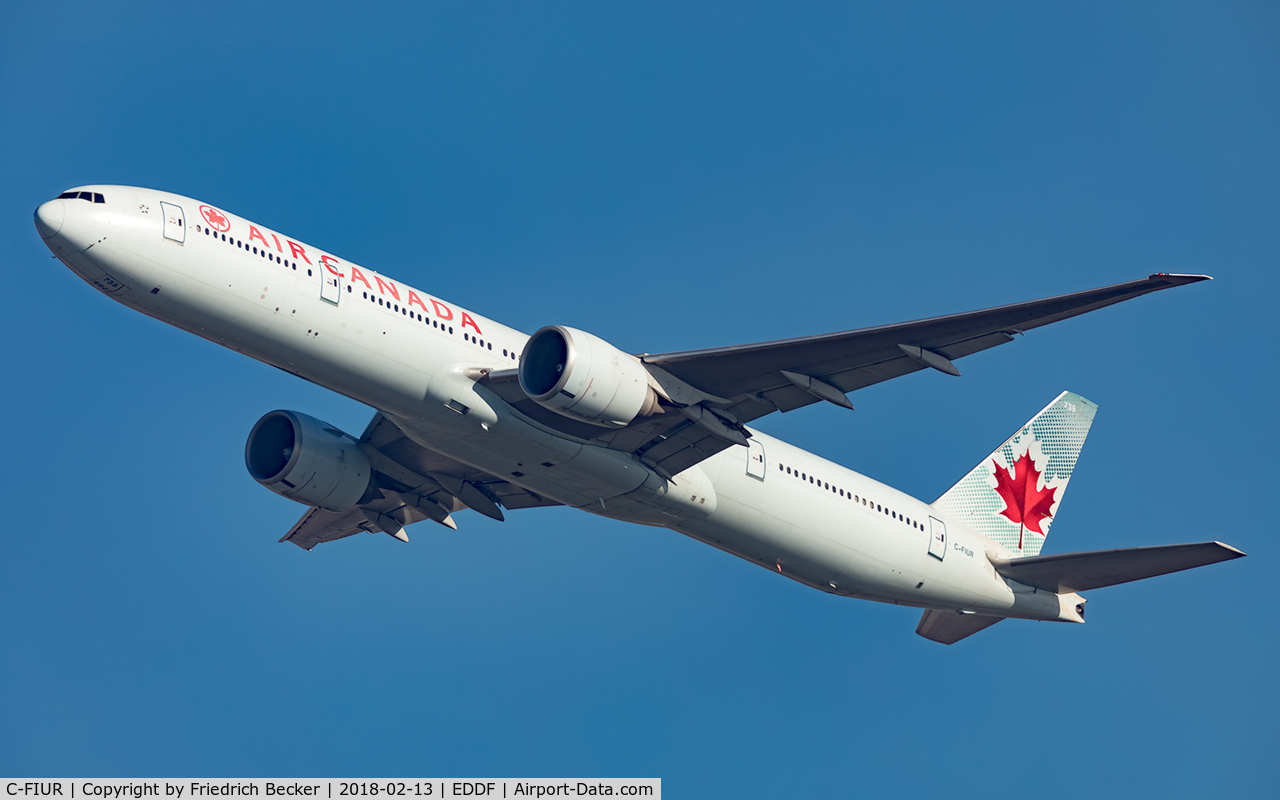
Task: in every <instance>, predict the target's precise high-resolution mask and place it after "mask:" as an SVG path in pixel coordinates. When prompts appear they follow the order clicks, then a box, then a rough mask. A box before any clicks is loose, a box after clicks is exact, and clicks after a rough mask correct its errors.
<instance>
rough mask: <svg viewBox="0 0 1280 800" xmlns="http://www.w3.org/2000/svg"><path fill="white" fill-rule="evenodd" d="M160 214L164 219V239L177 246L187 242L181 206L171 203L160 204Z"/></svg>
mask: <svg viewBox="0 0 1280 800" xmlns="http://www.w3.org/2000/svg"><path fill="white" fill-rule="evenodd" d="M160 214H161V216H163V217H164V238H166V239H171V240H173V241H175V242H177V243H178V244H182V243H183V242H185V241H186V240H187V221H186V220H185V219H183V217H182V206H175V205H174V204H173V203H165V202H161V203H160Z"/></svg>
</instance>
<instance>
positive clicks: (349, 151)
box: [0, 2, 1280, 798]
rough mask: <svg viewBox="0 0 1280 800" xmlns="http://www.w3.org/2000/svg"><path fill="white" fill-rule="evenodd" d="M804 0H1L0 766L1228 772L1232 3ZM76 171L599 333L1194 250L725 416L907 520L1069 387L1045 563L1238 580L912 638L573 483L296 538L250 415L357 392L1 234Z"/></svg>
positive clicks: (1266, 70) (1266, 367) (1239, 597)
mask: <svg viewBox="0 0 1280 800" xmlns="http://www.w3.org/2000/svg"><path fill="white" fill-rule="evenodd" d="M637 5H639V4H637ZM848 5H850V4H844V3H837V4H832V5H830V6H821V5H813V6H810V7H808V8H807V9H805V10H803V11H795V10H781V9H780V8H778V7H777V6H754V5H746V4H742V3H725V4H719V5H706V4H704V5H693V4H688V3H675V4H660V3H646V4H643V5H642V7H635V6H633V7H630V8H627V7H624V6H621V5H619V4H603V5H602V4H596V3H581V4H564V3H537V4H535V3H511V4H486V3H471V4H461V3H453V4H416V3H415V4H406V5H404V6H402V7H399V8H394V9H384V8H380V7H379V5H378V4H368V3H365V4H351V5H332V4H325V3H297V4H293V5H284V4H279V5H271V6H267V7H264V5H263V4H257V3H251V4H241V3H229V2H220V3H200V4H191V3H130V4H122V3H109V4H108V3H69V4H48V3H42V4H37V3H32V2H23V3H15V4H12V5H10V6H9V7H7V8H6V12H5V23H4V25H3V26H2V29H0V108H3V112H2V115H0V121H2V122H3V124H2V125H0V147H2V148H3V152H4V153H5V159H4V167H3V173H2V174H3V183H2V184H0V185H2V187H3V188H0V247H2V248H3V253H2V254H3V262H4V266H5V270H6V272H7V275H8V279H7V281H6V282H5V291H4V292H3V293H0V304H2V306H3V308H2V311H0V334H2V335H3V337H4V340H5V341H6V342H7V347H6V354H7V357H6V359H5V363H6V365H7V369H6V374H7V375H8V379H7V380H6V381H5V383H4V391H3V392H0V404H2V407H3V409H4V412H5V414H4V416H5V420H6V423H7V425H6V434H7V445H6V447H5V452H6V455H7V457H6V458H5V459H3V467H0V486H3V497H4V499H5V503H4V507H5V508H6V509H7V512H8V520H7V524H6V525H5V526H4V532H3V534H0V640H2V641H3V646H2V647H0V708H2V709H3V712H0V775H17V774H19V773H23V774H39V775H59V776H67V775H71V776H76V775H83V776H90V775H95V776H210V777H213V776H294V775H299V776H308V775H317V776H335V777H336V776H406V777H409V776H414V777H417V776H453V775H478V776H513V777H514V776H657V777H661V778H663V779H664V788H665V789H666V791H667V792H668V795H669V796H670V797H744V798H745V797H783V796H802V794H803V796H851V795H857V796H866V797H876V796H879V797H883V796H889V795H893V796H901V797H940V796H946V797H955V798H958V797H989V796H990V795H991V794H992V793H993V792H995V793H997V794H999V793H1002V792H1008V791H1015V792H1019V793H1031V794H1034V795H1035V796H1036V797H1037V798H1055V797H1078V796H1121V795H1130V794H1132V793H1137V794H1140V795H1142V796H1165V797H1177V796H1185V797H1204V796H1209V795H1211V794H1212V795H1219V796H1225V795H1231V796H1259V795H1262V794H1269V793H1270V792H1272V791H1274V787H1275V778H1274V774H1273V772H1272V770H1271V761H1272V759H1273V758H1274V752H1273V751H1274V744H1275V727H1274V720H1275V718H1276V714H1277V711H1278V709H1277V705H1278V704H1277V688H1276V687H1277V683H1276V680H1275V667H1274V664H1275V662H1276V659H1277V656H1278V655H1280V654H1278V652H1277V649H1278V648H1277V644H1276V628H1277V626H1276V621H1275V619H1276V617H1275V609H1274V605H1275V598H1274V589H1273V587H1274V583H1275V574H1276V562H1275V555H1276V552H1277V548H1276V546H1275V544H1274V539H1275V534H1274V531H1273V529H1274V520H1273V517H1274V511H1273V506H1272V504H1273V503H1274V498H1275V489H1274V487H1275V484H1276V478H1275V470H1274V468H1273V466H1270V465H1271V464H1272V461H1271V459H1272V458H1274V456H1275V452H1276V445H1277V442H1276V423H1275V419H1276V417H1275V412H1274V405H1275V401H1276V389H1277V380H1276V366H1277V357H1276V350H1275V347H1276V345H1275V335H1274V323H1273V321H1274V319H1275V315H1276V303H1277V278H1276V264H1277V255H1278V252H1277V251H1278V249H1280V238H1278V237H1277V231H1278V230H1280V228H1278V223H1277V220H1278V219H1280V190H1278V188H1277V187H1280V155H1278V153H1280V149H1278V148H1277V143H1278V142H1280V113H1278V112H1280V96H1278V93H1277V89H1278V88H1280V46H1278V45H1280V42H1278V40H1277V33H1278V32H1280V15H1278V13H1277V10H1276V7H1275V6H1274V5H1273V4H1269V3H1224V2H1214V3H1203V4H1186V3H1169V2H1154V3H1137V4H1134V3H1119V4H1116V3H1078V2H1071V3H1057V4H1055V3H1034V4H1028V3H1020V2H1015V3H1007V4H999V3H982V4H954V3H939V4H923V3H909V4H907V3H896V2H883V3H874V4H871V3H867V4H859V5H858V6H857V7H856V8H855V9H853V10H851V9H850V8H848ZM82 183H128V184H136V185H142V186H150V187H156V188H163V189H168V190H172V191H175V192H180V193H183V194H187V195H192V196H195V197H199V198H201V199H203V200H206V201H208V202H211V203H214V204H216V205H218V206H221V207H224V208H226V209H229V210H231V211H234V212H235V213H238V214H241V215H244V216H246V217H248V218H250V219H254V220H259V221H261V222H263V223H265V224H268V225H271V226H273V227H275V228H277V229H279V230H282V231H285V232H288V233H289V234H291V235H293V236H296V237H298V238H299V239H301V240H304V241H308V242H312V243H314V244H316V245H318V246H321V247H324V248H326V249H328V250H330V251H332V252H334V253H337V254H339V255H340V256H342V257H343V258H346V259H349V260H352V261H356V262H358V263H362V264H365V265H368V266H370V267H372V268H376V269H378V270H381V271H383V272H386V273H389V274H391V275H393V276H395V277H396V278H399V279H402V280H405V281H407V282H409V283H411V284H414V285H417V286H421V287H424V288H427V289H429V290H430V291H432V292H433V293H435V294H438V295H439V296H441V297H443V298H446V299H449V300H452V301H454V302H457V303H459V304H462V305H464V306H469V307H474V308H476V309H479V310H482V311H483V312H484V313H486V314H488V315H490V316H493V317H496V318H498V319H502V320H504V321H506V322H508V323H511V324H513V325H515V326H517V327H519V328H521V329H523V330H526V331H532V330H535V329H536V328H538V327H540V326H542V325H548V324H569V325H575V326H578V327H581V328H585V329H587V330H590V331H592V332H594V333H597V334H599V335H601V336H603V337H605V338H607V339H609V340H611V341H612V342H614V343H616V344H617V345H618V346H620V347H623V348H625V349H628V350H631V351H636V352H639V351H650V352H661V351H666V350H677V349H685V348H693V347H704V346H713V345H720V344H730V343H737V342H747V341H759V340H764V339H772V338H780V337H788V336H798V335H803V334H811V333H821V332H826V331H833V330H842V329H848V328H855V327H861V326H865V325H871V324H878V323H887V322H894V321H899V320H904V319H913V318H918V317H923V316H931V315H935V314H942V313H948V312H955V311H963V310H969V309H973V308H980V307H984V306H989V305H995V304H999V303H1006V302H1015V301H1019V300H1025V299H1032V298H1036V297H1043V296H1048V295H1052V294H1057V293H1061V292H1067V291H1073V290H1078V289H1085V288H1090V287H1094V286H1101V285H1105V284H1109V283H1115V282H1119V281H1124V280H1130V279H1134V278H1139V277H1142V276H1144V275H1146V274H1147V273H1150V272H1159V271H1185V272H1204V273H1209V274H1212V275H1214V276H1215V277H1216V278H1217V280H1216V281H1215V282H1213V283H1211V284H1200V285H1196V286H1191V287H1186V288H1182V289H1178V290H1174V291H1170V292H1165V293H1162V294H1158V295H1155V296H1152V297H1147V298H1142V299H1140V300H1137V301H1135V302H1133V303H1130V304H1128V305H1124V306H1121V307H1118V308H1113V309H1108V310H1105V311H1102V312H1099V313H1097V314H1095V315H1092V316H1089V317H1085V318H1081V319H1077V320H1073V321H1069V322H1066V323H1063V324H1061V325H1058V326H1055V327H1052V328H1049V329H1045V330H1041V331H1036V332H1034V333H1033V334H1032V335H1030V336H1028V337H1027V338H1026V339H1025V340H1023V339H1019V340H1018V341H1017V342H1016V343H1014V344H1011V345H1009V346H1006V347H1002V348H998V349H997V350H994V351H990V352H988V353H985V354H982V355H979V356H975V357H973V358H970V359H967V360H965V361H964V362H962V363H961V365H960V366H961V368H962V370H963V371H964V377H963V378H960V379H953V378H948V377H946V376H943V375H940V374H936V373H929V374H923V373H921V374H916V375H912V376H908V377H906V378H903V379H899V380H896V381H893V382H891V383H889V384H883V385H880V386H876V387H873V388H871V389H869V390H865V391H862V392H859V393H857V394H856V395H855V396H854V397H853V400H854V403H855V405H856V406H857V411H855V412H852V413H850V412H846V411H842V410H840V409H837V408H835V407H828V406H823V407H813V408H807V409H804V410H801V411H797V412H794V413H792V414H788V415H786V416H785V417H783V416H778V417H774V418H769V419H766V420H763V421H762V422H761V423H760V427H761V428H763V429H764V430H766V431H767V432H769V433H772V434H775V435H779V436H782V437H784V438H787V439H789V440H790V441H793V442H796V443H798V444H800V445H803V446H805V447H807V448H809V449H811V450H813V451H815V452H817V453H819V454H821V455H823V456H826V457H828V458H831V459H833V460H835V461H838V462H840V463H842V464H845V465H847V466H850V467H852V468H854V469H857V470H859V471H861V472H864V473H867V474H869V475H871V476H873V477H876V478H878V479H881V480H884V481H886V482H888V483H891V484H893V485H895V486H898V487H901V488H903V489H904V490H907V491H909V492H911V493H913V494H915V495H916V496H919V497H921V498H924V499H926V500H932V499H933V498H934V497H936V496H937V495H938V494H939V493H941V492H942V491H943V490H945V489H946V488H947V487H948V486H949V485H950V484H951V483H952V482H953V481H954V480H956V479H958V478H959V477H960V476H961V475H963V474H964V473H965V472H966V471H967V470H968V469H969V468H970V467H971V466H972V465H973V464H974V463H976V462H977V461H978V460H979V459H980V458H981V457H982V456H984V455H985V454H986V453H988V452H989V451H990V450H991V449H992V448H993V447H994V446H995V445H996V444H998V443H999V442H1000V441H1002V440H1003V439H1004V437H1005V436H1007V435H1008V434H1009V433H1011V432H1012V431H1013V430H1014V428H1015V427H1016V426H1018V425H1020V424H1021V423H1022V422H1023V421H1024V420H1026V419H1027V418H1028V417H1029V416H1030V415H1031V414H1032V413H1034V412H1035V411H1037V410H1038V409H1039V408H1041V407H1042V406H1043V405H1044V404H1045V403H1046V402H1048V401H1049V400H1050V399H1051V398H1052V397H1053V396H1054V395H1056V394H1057V393H1058V392H1059V391H1061V390H1063V389H1072V390H1074V391H1077V392H1080V393H1081V394H1083V395H1085V396H1086V397H1088V398H1090V399H1091V400H1094V401H1095V402H1097V403H1099V404H1100V406H1101V411H1100V413H1099V416H1098V420H1097V423H1096V424H1095V425H1094V428H1093V433H1092V436H1091V438H1090V440H1089V442H1088V444H1087V445H1086V447H1085V450H1084V453H1083V456H1082V458H1081V461H1080V466H1079V468H1078V469H1077V471H1076V473H1075V478H1074V479H1073V481H1072V483H1071V492H1070V495H1069V496H1068V497H1067V499H1066V500H1065V502H1064V503H1063V505H1062V509H1061V512H1060V514H1059V518H1058V520H1057V522H1056V524H1055V526H1054V528H1053V536H1052V537H1051V538H1050V539H1049V541H1048V544H1047V546H1046V552H1065V551H1070V550H1089V549H1101V548H1109V547H1126V546H1136V545H1148V544H1158V543H1167V542H1188V541H1202V540H1207V539H1222V540H1224V541H1227V542H1230V543H1231V544H1233V545H1236V546H1238V547H1240V548H1242V549H1244V550H1245V551H1247V552H1249V553H1250V557H1249V558H1247V559H1244V560H1242V561H1237V562H1233V563H1229V564H1223V565H1217V566H1212V567H1208V568H1205V569H1203V570H1199V571H1195V572H1190V573H1184V574H1179V575H1174V576H1168V577H1164V578H1159V579H1155V580H1152V581H1149V582H1146V583H1142V584H1133V585H1129V586H1122V587H1115V588H1112V589H1105V590H1099V591H1095V592H1092V593H1090V594H1089V595H1088V596H1089V598H1090V600H1091V602H1090V605H1089V622H1088V624H1086V625H1084V626H1067V625H1052V624H1047V623H1039V624H1037V623H1029V622H1018V621H1013V622H1006V623H1002V624H1001V625H998V626H996V627H994V628H992V629H990V630H988V631H985V632H983V633H981V634H980V635H978V636H976V637H974V638H973V639H971V640H968V641H965V642H962V643H961V644H959V645H956V646H954V647H950V648H948V647H943V646H941V645H937V644H934V643H931V642H927V641H925V640H923V639H921V638H919V637H917V636H916V635H915V634H914V628H915V625H916V621H917V618H918V612H916V611H912V610H909V609H902V608H895V607H890V606H884V605H877V604H872V603H865V602H859V601H851V600H840V599H836V598H833V597H829V596H827V595H824V594H820V593H818V592H815V591H812V590H810V589H806V588H804V587H802V586H800V585H799V584H796V583H792V582H790V581H787V580H783V579H780V578H779V577H778V576H776V575H772V574H770V573H768V572H766V571H764V570H761V569H759V568H757V567H754V566H751V565H749V564H747V563H745V562H743V561H739V560H737V559H734V558H732V557H729V556H726V555H724V554H722V553H719V552H718V551H715V550H712V549H710V548H708V547H705V546H703V545H700V544H698V543H696V542H693V541H691V540H688V539H685V538H683V537H681V536H679V535H678V534H675V533H672V532H668V531H661V530H654V529H648V528H642V527H630V526H627V525H623V524H619V523H614V522H610V521H606V520H601V519H597V518H595V517H591V516H588V515H585V514H581V513H577V512H574V511H571V510H567V509H551V510H530V511H524V512H514V513H511V514H510V515H509V518H508V521H507V522H506V523H503V524H498V523H493V522H491V521H489V520H487V519H484V518H482V517H479V516H478V515H476V514H474V513H470V512H467V513H464V514H461V515H459V523H460V527H461V530H460V531H459V532H457V533H454V532H451V531H448V530H445V529H443V528H440V527H438V526H429V523H424V524H423V525H419V526H418V527H416V528H413V529H411V531H410V533H411V537H412V542H411V543H410V544H409V545H403V544H400V543H398V542H395V541H393V540H391V539H390V538H388V537H386V536H381V535H379V536H362V537H358V538H356V539H352V540H348V541H343V542H339V543H337V544H332V545H327V546H322V547H320V548H318V549H317V550H316V551H314V552H312V553H310V554H308V553H304V552H302V551H299V550H297V549H296V548H293V547H290V546H288V545H283V544H277V543H276V540H277V539H278V538H279V537H280V536H281V535H282V534H283V533H284V532H285V531H286V530H287V529H288V528H289V526H290V525H291V524H292V523H293V522H294V521H295V519H296V518H297V517H298V516H299V514H300V512H301V511H302V508H301V507H300V506H297V505H295V504H293V503H290V502H289V501H287V500H284V499H283V498H280V497H277V496H275V495H273V494H271V493H270V492H268V491H266V490H265V489H263V488H261V487H259V486H258V485H257V484H256V483H254V482H253V480H251V479H250V477H249V476H248V474H247V473H246V472H245V469H244V465H243V456H242V453H243V441H244V438H245V436H246V435H247V434H248V431H249V428H250V427H251V426H252V424H253V422H254V421H255V420H256V419H257V418H258V417H259V416H260V415H261V414H263V413H265V412H266V411H269V410H271V409H275V408H291V409H297V410H299V411H303V412H306V413H309V414H313V415H315V416H318V417H320V418H322V419H325V420H327V421H330V422H332V423H334V424H336V425H338V426H340V427H342V428H345V429H346V430H348V431H353V432H357V433H358V432H359V431H360V430H361V429H362V428H363V426H364V424H365V422H366V421H367V419H368V417H369V415H370V413H371V412H370V410H369V409H368V408H365V407H362V406H360V405H358V404H357V403H355V402H352V401H350V400H347V399H345V398H341V397H336V396H333V395H331V394H329V393H327V392H325V391H324V390H321V389H319V388H317V387H314V386H311V385H309V384H306V383H304V382H302V381H300V380H298V379H296V378H293V377H290V376H288V375H285V374H284V373H281V372H278V371H275V370H272V369H270V368H268V367H265V366H263V365H260V364H258V363H256V362H253V361H250V360H248V359H246V358H244V357H242V356H239V355H237V354H235V353H232V352H230V351H227V350H222V349H220V348H217V347H215V346H214V345H212V344H209V343H206V342H203V341H201V340H198V339H196V338H195V337H192V336H190V335H188V334H185V333H182V332H180V331H177V330H176V329H172V328H169V327H166V326H164V325H161V324H160V323H158V322H155V321H153V320H150V319H147V318H145V317H143V316H141V315H139V314H136V313H133V312H131V311H129V310H127V309H125V308H124V307H122V306H119V305H117V304H115V303H113V302H111V301H110V300H108V299H107V298H105V297H103V296H101V295H99V294H97V293H96V292H95V291H94V290H93V289H91V288H90V287H89V286H87V285H86V284H84V283H82V282H81V281H80V280H79V279H77V278H76V277H75V276H74V275H73V274H72V273H71V272H70V271H69V270H67V269H65V268H64V267H62V266H61V265H60V264H58V263H57V262H55V261H54V260H52V259H51V257H50V254H49V252H48V251H47V250H46V249H45V247H44V246H43V245H42V244H41V242H40V238H39V236H38V235H37V234H36V232H35V230H34V228H33V226H32V221H31V215H32V212H33V210H34V209H35V207H36V206H37V205H38V204H39V203H40V202H42V201H43V200H45V199H47V198H50V197H53V196H54V195H56V194H57V193H58V192H60V191H62V190H63V189H65V188H67V187H69V186H74V185H77V184H82ZM424 525H427V526H429V527H424Z"/></svg>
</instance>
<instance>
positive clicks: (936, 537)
mask: <svg viewBox="0 0 1280 800" xmlns="http://www.w3.org/2000/svg"><path fill="white" fill-rule="evenodd" d="M929 555H931V556H933V557H934V558H936V559H938V560H942V559H943V558H944V557H945V556H946V555H947V526H946V525H944V524H943V523H942V520H940V519H934V518H933V517H929Z"/></svg>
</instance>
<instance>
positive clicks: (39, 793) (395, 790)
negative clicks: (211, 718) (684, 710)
mask: <svg viewBox="0 0 1280 800" xmlns="http://www.w3.org/2000/svg"><path fill="white" fill-rule="evenodd" d="M0 791H2V793H3V794H0V797H4V798H10V797H14V798H25V799H27V800H143V798H149V797H163V798H168V800H203V799H204V798H210V799H212V800H217V799H218V798H224V797H274V798H282V800H296V799H297V798H319V799H320V800H330V799H331V798H333V799H335V800H345V798H358V799H359V800H370V799H371V798H377V800H385V799H386V798H406V799H407V800H412V798H427V797H430V798H441V797H446V798H451V797H466V798H471V800H477V798H482V799H483V800H490V799H491V798H508V797H510V798H543V797H644V798H658V799H660V798H661V797H662V780H661V779H660V778H414V779H411V780H398V779H390V778H378V779H376V780H374V779H368V778H362V779H342V778H324V779H317V778H282V779H274V778H273V779H263V778H252V779H248V778H246V779H238V778H182V779H174V778H166V779H159V778H152V779H147V780H142V779H140V778H76V779H74V780H71V779H66V778H61V779H59V778H54V779H48V778H46V779H40V780H37V779H33V778H24V779H18V778H10V779H5V780H3V781H0Z"/></svg>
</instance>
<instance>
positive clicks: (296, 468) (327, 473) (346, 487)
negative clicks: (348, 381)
mask: <svg viewBox="0 0 1280 800" xmlns="http://www.w3.org/2000/svg"><path fill="white" fill-rule="evenodd" d="M244 463H245V466H247V467H248V468H249V474H250V475H252V476H253V479H254V480H256V481H257V482H258V483H260V484H262V485H263V486H265V487H267V488H268V489H270V490H271V491H273V492H275V493H276V494H280V495H284V496H285V497H287V498H289V499H290V500H296V501H297V502H299V503H302V504H303V505H308V506H320V507H321V508H324V509H328V510H329V511H346V510H347V509H350V508H354V507H355V506H356V504H357V503H359V502H360V500H361V499H362V498H363V497H364V495H365V493H366V492H367V491H368V490H369V489H370V484H371V482H372V476H373V467H372V465H371V464H370V463H369V459H368V457H367V456H365V454H364V453H363V452H361V450H360V448H359V447H358V446H357V445H356V442H355V440H353V439H352V438H351V437H350V436H347V435H346V434H345V433H343V432H342V431H340V430H338V429H337V428H334V427H333V426H332V425H329V424H328V423H327V422H321V421H320V420H318V419H316V418H315V417H308V416H307V415H306V414H299V413H298V412H296V411H272V412H271V413H270V414H267V415H266V416H265V417H263V418H262V419H260V420H258V424H256V425H254V426H253V430H252V431H250V432H249V441H247V442H245V445H244Z"/></svg>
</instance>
